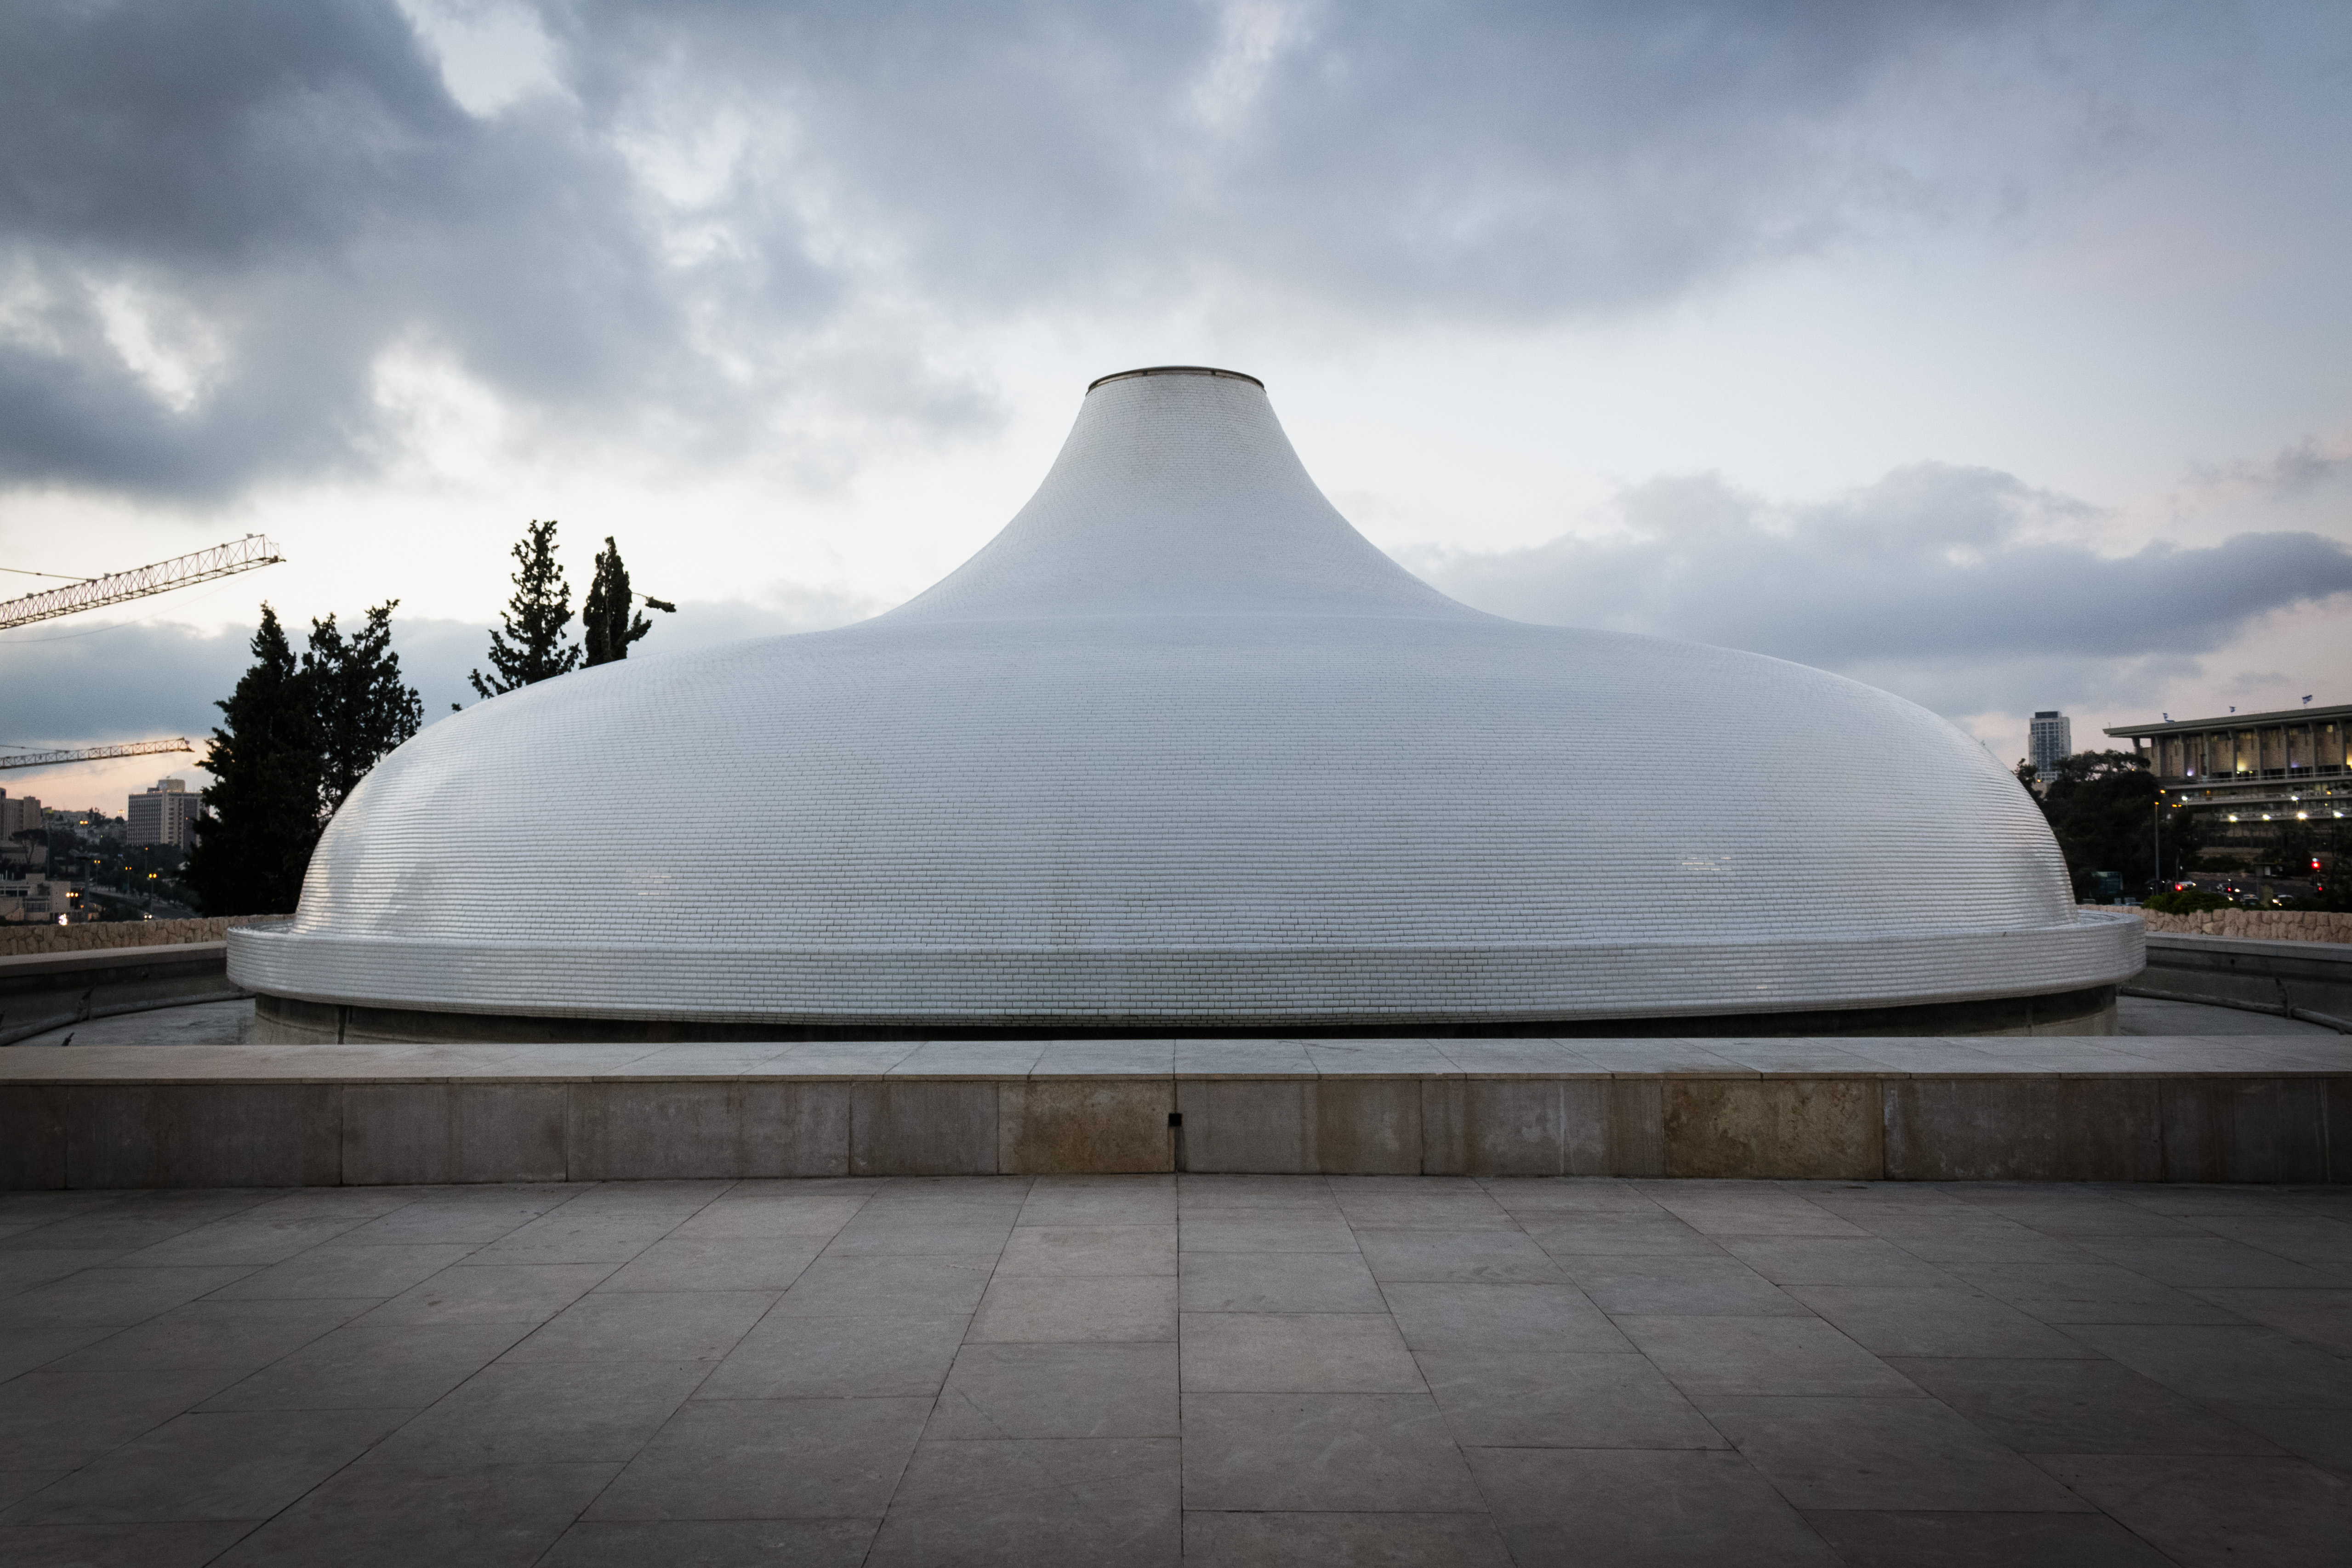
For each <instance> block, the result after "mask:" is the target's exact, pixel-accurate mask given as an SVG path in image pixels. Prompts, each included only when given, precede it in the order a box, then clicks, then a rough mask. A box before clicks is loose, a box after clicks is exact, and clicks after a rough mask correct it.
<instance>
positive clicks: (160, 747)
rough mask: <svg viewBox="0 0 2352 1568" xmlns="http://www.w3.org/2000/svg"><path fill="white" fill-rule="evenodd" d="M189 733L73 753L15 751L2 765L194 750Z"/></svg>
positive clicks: (50, 764) (43, 765) (0, 761)
mask: <svg viewBox="0 0 2352 1568" xmlns="http://www.w3.org/2000/svg"><path fill="white" fill-rule="evenodd" d="M194 750H195V748H194V746H191V745H190V744H188V738H187V737H186V736H185V735H175V736H173V738H172V739H171V740H168V741H130V742H124V743H123V744H121V745H120V746H84V747H82V748H81V749H80V750H79V751H71V752H10V753H8V754H6V755H5V756H0V768H47V767H55V766H56V765H57V764H58V763H102V762H104V761H106V760H107V759H108V758H109V757H144V756H147V755H150V754H151V753H152V752H193V751H194Z"/></svg>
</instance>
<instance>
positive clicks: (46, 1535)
mask: <svg viewBox="0 0 2352 1568" xmlns="http://www.w3.org/2000/svg"><path fill="white" fill-rule="evenodd" d="M252 1529H253V1523H252V1521H249V1520H219V1521H208V1522H201V1523H196V1522H192V1523H185V1524H54V1525H42V1526H38V1527H36V1528H31V1529H12V1528H10V1527H8V1526H6V1525H0V1563H8V1564H10V1568H199V1565H200V1564H203V1563H211V1562H213V1561H215V1559H216V1558H218V1557H219V1555H220V1554H221V1552H224V1551H226V1550H227V1549H228V1548H229V1547H231V1546H233V1545H235V1544H236V1542H237V1539H238V1538H239V1537H240V1536H243V1535H245V1534H247V1532H248V1531H251V1530H252Z"/></svg>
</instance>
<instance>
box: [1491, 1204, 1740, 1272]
mask: <svg viewBox="0 0 2352 1568" xmlns="http://www.w3.org/2000/svg"><path fill="white" fill-rule="evenodd" d="M1521 1224H1522V1225H1523V1226H1524V1227H1525V1228H1526V1230H1527V1233H1528V1237H1529V1239H1531V1240H1533V1241H1534V1242H1535V1244H1536V1245H1537V1246H1538V1247H1542V1248H1543V1249H1544V1250H1545V1251H1546V1252H1548V1253H1549V1254H1550V1255H1551V1256H1552V1257H1553V1258H1559V1259H1562V1260H1566V1259H1569V1258H1583V1257H1597V1258H1724V1257H1727V1256H1729V1255H1728V1254H1727V1253H1726V1252H1725V1251H1724V1249H1723V1247H1721V1245H1719V1244H1718V1243H1717V1242H1716V1241H1715V1240H1714V1239H1713V1238H1711V1237H1706V1236H1702V1235H1700V1234H1699V1233H1698V1232H1697V1231H1696V1230H1693V1229H1692V1228H1691V1227H1690V1226H1687V1225H1685V1224H1684V1223H1683V1222H1682V1221H1681V1220H1679V1219H1676V1218H1675V1216H1674V1215H1670V1214H1667V1213H1666V1212H1665V1211H1664V1210H1663V1209H1657V1208H1653V1209H1652V1211H1651V1212H1650V1213H1647V1214H1613V1213H1608V1214H1578V1215H1527V1216H1525V1217H1524V1218H1523V1219H1522V1221H1521Z"/></svg>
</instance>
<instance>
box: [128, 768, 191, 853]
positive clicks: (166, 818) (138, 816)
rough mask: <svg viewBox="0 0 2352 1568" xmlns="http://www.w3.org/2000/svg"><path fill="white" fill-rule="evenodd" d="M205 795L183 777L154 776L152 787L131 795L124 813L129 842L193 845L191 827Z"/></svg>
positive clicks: (182, 846) (184, 847)
mask: <svg viewBox="0 0 2352 1568" xmlns="http://www.w3.org/2000/svg"><path fill="white" fill-rule="evenodd" d="M203 798H204V797H203V796H201V795H193V794H191V793H189V790H188V781H187V780H185V779H157V780H156V781H155V787H154V788H153V789H151V790H147V791H144V792H142V794H139V795H132V796H131V809H130V811H129V812H128V813H127V814H126V815H127V816H129V818H130V821H131V839H130V842H131V843H132V844H168V845H170V846H171V847H173V848H174V849H188V848H192V847H194V842H195V840H194V834H193V832H192V831H191V827H192V825H193V824H194V822H195V820H196V806H197V804H198V803H199V802H200V801H201V800H202V799H203Z"/></svg>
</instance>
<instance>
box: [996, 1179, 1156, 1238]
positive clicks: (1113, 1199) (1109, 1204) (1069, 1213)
mask: <svg viewBox="0 0 2352 1568" xmlns="http://www.w3.org/2000/svg"><path fill="white" fill-rule="evenodd" d="M1175 1221H1176V1178H1175V1177H1173V1176H1040V1177H1039V1178H1037V1181H1036V1184H1034V1186H1032V1187H1031V1188H1030V1189H1029V1198H1028V1201H1027V1202H1026V1203H1024V1204H1023V1205H1021V1217H1020V1219H1019V1221H1018V1222H1016V1223H1018V1224H1019V1225H1022V1226H1033V1225H1173V1224H1174V1223H1175Z"/></svg>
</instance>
